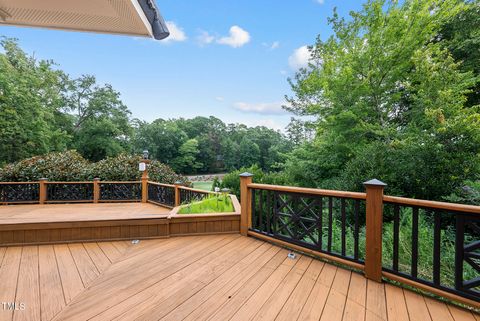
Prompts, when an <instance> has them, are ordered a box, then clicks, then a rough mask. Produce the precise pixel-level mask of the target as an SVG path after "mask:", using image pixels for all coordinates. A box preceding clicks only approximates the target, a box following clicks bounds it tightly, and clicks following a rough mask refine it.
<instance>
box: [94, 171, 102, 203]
mask: <svg viewBox="0 0 480 321" xmlns="http://www.w3.org/2000/svg"><path fill="white" fill-rule="evenodd" d="M99 199H100V178H98V177H96V178H94V179H93V202H94V203H98V200H99Z"/></svg>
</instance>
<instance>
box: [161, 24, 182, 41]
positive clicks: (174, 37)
mask: <svg viewBox="0 0 480 321" xmlns="http://www.w3.org/2000/svg"><path fill="white" fill-rule="evenodd" d="M166 24H167V27H168V30H169V31H170V36H168V37H167V38H166V39H165V40H163V41H162V43H165V42H166V43H168V42H174V41H178V42H181V41H185V40H187V35H186V34H185V31H183V29H182V28H181V27H179V26H177V25H176V24H175V22H173V21H167V22H166Z"/></svg>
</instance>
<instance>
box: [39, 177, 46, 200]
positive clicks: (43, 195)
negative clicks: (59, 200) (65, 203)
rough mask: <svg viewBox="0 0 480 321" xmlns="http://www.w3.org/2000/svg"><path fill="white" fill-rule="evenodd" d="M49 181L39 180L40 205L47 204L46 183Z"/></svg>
mask: <svg viewBox="0 0 480 321" xmlns="http://www.w3.org/2000/svg"><path fill="white" fill-rule="evenodd" d="M47 180H48V179H46V178H40V179H39V180H38V182H39V187H38V198H39V199H38V203H39V204H45V201H46V200H47V184H45V182H46V181H47Z"/></svg>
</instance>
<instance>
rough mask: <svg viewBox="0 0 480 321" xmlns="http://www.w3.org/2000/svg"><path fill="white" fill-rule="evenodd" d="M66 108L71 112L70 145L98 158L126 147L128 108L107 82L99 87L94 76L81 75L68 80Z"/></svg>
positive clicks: (128, 134) (130, 128)
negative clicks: (72, 120) (71, 140)
mask: <svg viewBox="0 0 480 321" xmlns="http://www.w3.org/2000/svg"><path fill="white" fill-rule="evenodd" d="M67 89H68V91H67V92H66V94H65V101H66V109H67V110H68V111H69V112H70V113H71V114H72V115H73V117H74V122H73V126H72V135H73V137H74V140H73V144H72V147H73V148H75V149H77V150H78V151H79V152H80V153H81V154H82V155H83V156H84V157H86V158H88V159H90V160H94V161H98V160H101V159H103V158H105V157H107V156H116V155H118V154H119V153H121V152H123V151H125V150H129V137H130V135H131V133H132V127H131V125H130V119H129V117H130V111H129V110H128V108H127V106H125V105H124V104H123V102H122V101H121V99H120V93H119V92H117V91H115V90H114V89H113V88H112V86H111V85H108V84H107V85H104V86H100V85H98V84H97V83H96V79H95V77H94V76H90V75H83V76H81V77H80V78H78V79H74V80H72V81H70V82H69V83H68V87H67Z"/></svg>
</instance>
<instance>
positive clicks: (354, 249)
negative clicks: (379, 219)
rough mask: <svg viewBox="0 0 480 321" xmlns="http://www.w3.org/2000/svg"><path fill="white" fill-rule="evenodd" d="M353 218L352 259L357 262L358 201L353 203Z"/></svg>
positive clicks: (358, 235) (358, 233) (358, 234)
mask: <svg viewBox="0 0 480 321" xmlns="http://www.w3.org/2000/svg"><path fill="white" fill-rule="evenodd" d="M353 212H354V214H353V215H354V216H355V228H354V233H353V238H354V241H353V242H354V245H353V258H354V259H355V260H358V239H359V237H360V222H359V215H360V200H355V203H354V210H353Z"/></svg>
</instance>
